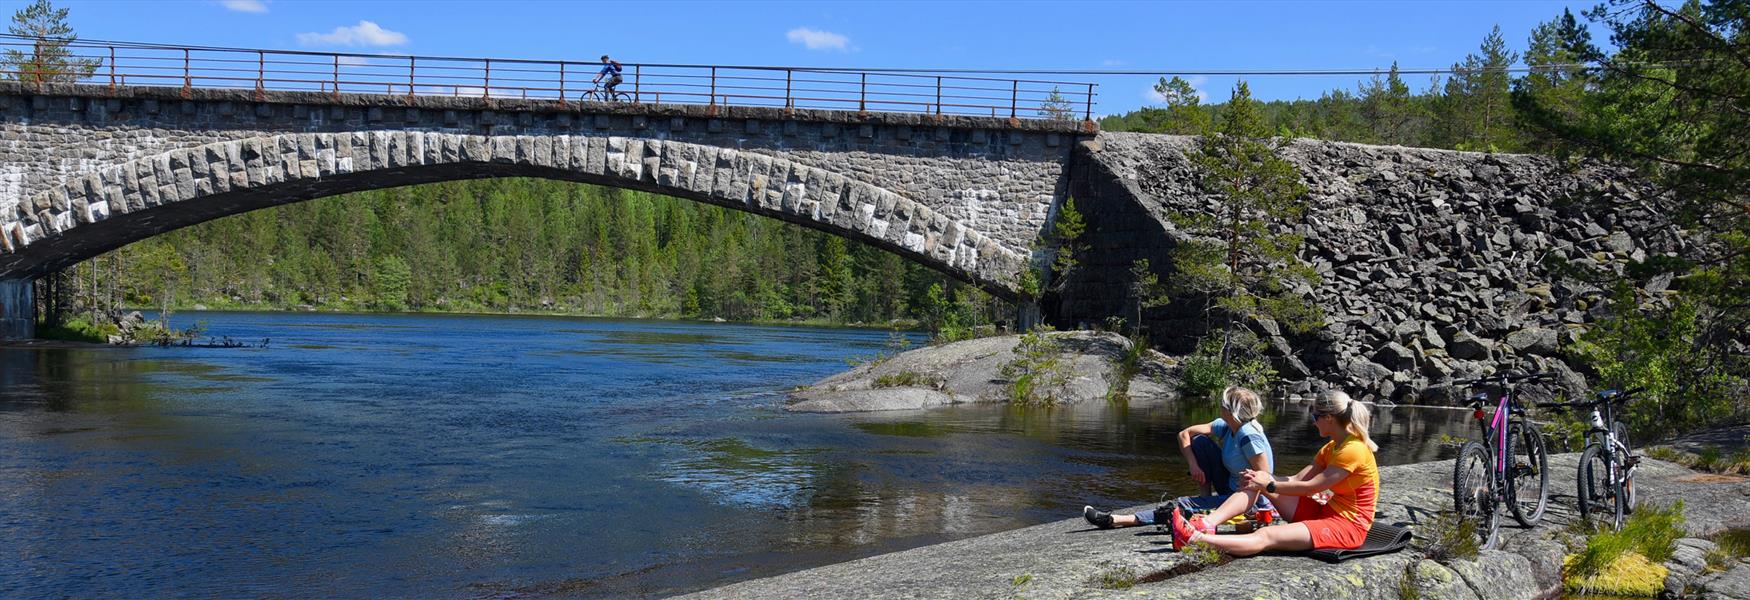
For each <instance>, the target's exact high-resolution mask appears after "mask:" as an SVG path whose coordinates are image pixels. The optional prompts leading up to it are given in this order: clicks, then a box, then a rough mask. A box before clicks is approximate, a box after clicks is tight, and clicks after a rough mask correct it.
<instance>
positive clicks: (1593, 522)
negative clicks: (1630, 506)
mask: <svg viewBox="0 0 1750 600" xmlns="http://www.w3.org/2000/svg"><path fill="white" fill-rule="evenodd" d="M1615 468H1616V465H1615V464H1614V462H1613V461H1612V460H1611V459H1610V453H1609V452H1605V451H1604V446H1601V445H1598V444H1590V445H1587V446H1586V451H1585V452H1582V453H1580V473H1579V481H1576V482H1575V485H1574V495H1575V496H1579V498H1580V520H1581V521H1582V522H1584V523H1585V524H1586V525H1587V526H1588V527H1589V528H1592V529H1594V530H1599V529H1602V528H1603V527H1604V526H1609V527H1610V528H1611V529H1616V528H1618V527H1621V526H1622V513H1623V509H1624V508H1625V504H1624V503H1625V502H1626V501H1627V499H1626V498H1622V496H1623V495H1622V494H1619V493H1617V491H1616V485H1617V484H1616V483H1615Z"/></svg>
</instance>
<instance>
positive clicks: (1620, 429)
mask: <svg viewBox="0 0 1750 600" xmlns="http://www.w3.org/2000/svg"><path fill="white" fill-rule="evenodd" d="M1610 431H1611V433H1615V434H1616V441H1618V442H1622V450H1623V451H1624V452H1625V454H1623V460H1622V461H1621V462H1623V463H1624V464H1627V463H1628V462H1629V461H1628V455H1627V454H1626V452H1632V451H1633V450H1631V449H1630V448H1632V447H1633V446H1630V445H1629V443H1628V426H1627V425H1624V424H1622V421H1617V422H1615V423H1611V424H1610ZM1623 473H1624V477H1623V482H1622V488H1623V493H1624V494H1625V495H1626V496H1627V501H1628V507H1627V508H1626V509H1625V510H1624V511H1623V512H1625V513H1630V514H1632V513H1634V512H1635V501H1636V500H1637V498H1636V497H1635V472H1634V470H1633V469H1626V470H1624V471H1623Z"/></svg>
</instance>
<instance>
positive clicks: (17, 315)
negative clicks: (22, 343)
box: [0, 279, 36, 340]
mask: <svg viewBox="0 0 1750 600" xmlns="http://www.w3.org/2000/svg"><path fill="white" fill-rule="evenodd" d="M33 337H36V282H35V281H32V280H30V279H0V340H26V339H30V338H33Z"/></svg>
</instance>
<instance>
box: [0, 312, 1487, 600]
mask: <svg viewBox="0 0 1750 600" xmlns="http://www.w3.org/2000/svg"><path fill="white" fill-rule="evenodd" d="M191 316H192V317H197V318H200V319H203V320H206V321H208V325H209V328H210V330H212V331H223V332H225V334H226V335H230V336H232V337H234V338H237V339H255V338H262V337H272V338H274V340H275V343H274V344H273V345H272V346H271V347H270V348H267V349H258V348H250V349H198V348H194V349H156V348H141V349H80V350H18V349H0V367H3V368H0V539H4V540H8V542H7V544H8V545H9V549H11V550H13V552H12V553H11V556H13V557H17V558H16V559H15V560H10V561H4V562H0V597H18V596H25V597H30V596H43V595H55V596H76V597H84V596H150V595H157V594H161V593H163V591H164V590H170V589H174V590H177V591H178V593H185V594H190V595H197V596H200V595H227V596H230V595H257V594H264V593H273V592H274V591H284V590H288V589H295V590H299V593H300V594H307V595H313V596H361V595H373V596H375V595H389V596H421V597H453V596H479V595H494V596H500V595H504V596H519V595H546V594H559V595H567V596H606V597H622V596H647V595H661V594H669V593H675V592H682V591H687V590H693V589H699V588H703V587H709V586H712V585H720V584H723V583H727V582H730V581H735V580H739V579H745V578H751V577H758V576H764V575H771V574H776V573H780V572H784V571H790V570H795V569H800V568H806V567H809V566H814V565H819V564H825V563H829V562H836V561H841V560H847V559H850V558H855V557H859V556H865V555H869V554H875V553H880V552H886V551H892V550H898V549H903V548H908V547H915V546H918V545H923V544H927V543H933V542H937V541H944V540H948V539H955V538H961V537H967V536H972V535H978V534H982V533H989V532H994V531H1001V530H1005V529H1011V528H1015V527H1020V526H1025V525H1030V524H1034V523H1040V522H1045V521H1049V520H1055V519H1060V518H1064V517H1066V516H1070V515H1073V514H1074V511H1075V510H1076V509H1077V508H1079V507H1080V506H1081V505H1082V504H1084V503H1094V504H1107V505H1128V504H1135V503H1140V502H1144V501H1150V500H1153V499H1154V498H1156V497H1158V496H1159V495H1160V494H1161V493H1163V492H1164V491H1173V490H1180V491H1183V490H1188V489H1189V488H1190V482H1189V481H1188V479H1187V478H1186V476H1185V474H1184V466H1183V464H1181V461H1179V460H1178V458H1177V451H1176V448H1175V447H1174V436H1175V434H1176V433H1177V431H1178V430H1179V428H1181V427H1182V426H1183V424H1184V423H1188V422H1196V421H1208V420H1210V419H1213V418H1214V417H1215V415H1216V413H1217V409H1215V408H1214V406H1213V405H1210V404H1207V403H1194V404H1184V405H1177V404H1174V405H1151V406H1138V407H1135V408H1131V407H1123V406H1111V405H1105V404H1094V405H1088V406H1077V407H1064V408H1056V409H1022V408H1010V407H992V406H963V407H956V408H951V409H945V410H940V411H931V412H904V413H875V414H866V415H794V414H789V413H786V412H784V411H783V410H781V406H782V404H783V396H782V390H783V389H786V388H788V387H791V386H794V385H797V384H801V383H808V382H811V381H813V380H815V379H818V378H820V377H824V376H826V375H828V374H830V373H833V372H836V371H838V370H841V369H843V368H844V362H843V361H844V359H845V358H847V357H852V356H866V355H869V354H872V353H874V352H876V351H878V350H880V349H881V348H883V347H884V346H885V345H886V344H887V338H888V334H887V333H885V332H881V331H864V330H850V329H816V328H793V327H759V326H743V325H728V324H707V323H665V322H647V321H645V322H641V321H614V320H591V319H560V318H545V317H534V318H531V317H519V318H501V317H443V316H406V315H390V316H370V315H310V314H248V313H209V314H205V315H191ZM177 325H178V326H186V324H182V323H178V324H177ZM1306 411H1307V408H1306V407H1305V406H1302V405H1296V404H1290V403H1275V404H1271V405H1270V406H1268V407H1267V409H1266V411H1265V415H1264V418H1263V419H1262V420H1263V422H1264V423H1265V426H1266V429H1267V430H1268V431H1269V433H1270V435H1271V436H1272V441H1273V445H1274V446H1275V448H1276V450H1277V453H1278V457H1279V461H1280V462H1281V463H1282V464H1283V465H1284V466H1285V467H1288V466H1295V467H1296V468H1297V467H1298V465H1300V464H1304V462H1305V461H1306V460H1307V459H1309V458H1310V456H1311V454H1312V452H1313V451H1314V450H1315V449H1316V447H1317V445H1318V444H1319V443H1321V442H1322V440H1319V439H1318V438H1317V435H1316V432H1315V431H1314V430H1313V429H1312V427H1311V426H1310V424H1309V423H1308V421H1307V418H1306ZM1463 417H1464V415H1463V413H1458V412H1453V411H1429V410H1420V409H1408V408H1393V409H1382V410H1379V411H1377V413H1376V419H1375V421H1376V425H1375V432H1376V438H1377V439H1378V440H1379V441H1380V443H1381V445H1382V447H1383V448H1384V450H1383V451H1382V453H1381V455H1380V456H1381V461H1382V462H1387V463H1390V462H1407V461H1419V460H1427V459H1432V458H1437V457H1439V453H1440V449H1439V447H1438V446H1437V445H1436V444H1433V443H1432V442H1431V441H1432V440H1433V439H1435V438H1437V437H1438V435H1439V434H1440V433H1442V432H1449V433H1460V434H1462V433H1465V431H1464V430H1463V429H1462V428H1463V427H1464V421H1463Z"/></svg>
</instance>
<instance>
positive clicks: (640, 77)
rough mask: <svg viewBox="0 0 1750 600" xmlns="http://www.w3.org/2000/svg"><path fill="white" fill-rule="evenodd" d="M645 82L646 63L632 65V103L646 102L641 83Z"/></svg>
mask: <svg viewBox="0 0 1750 600" xmlns="http://www.w3.org/2000/svg"><path fill="white" fill-rule="evenodd" d="M643 82H644V65H632V103H633V104H641V103H643V102H644V92H643V91H642V90H641V89H640V88H639V85H640V84H642V83H643Z"/></svg>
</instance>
